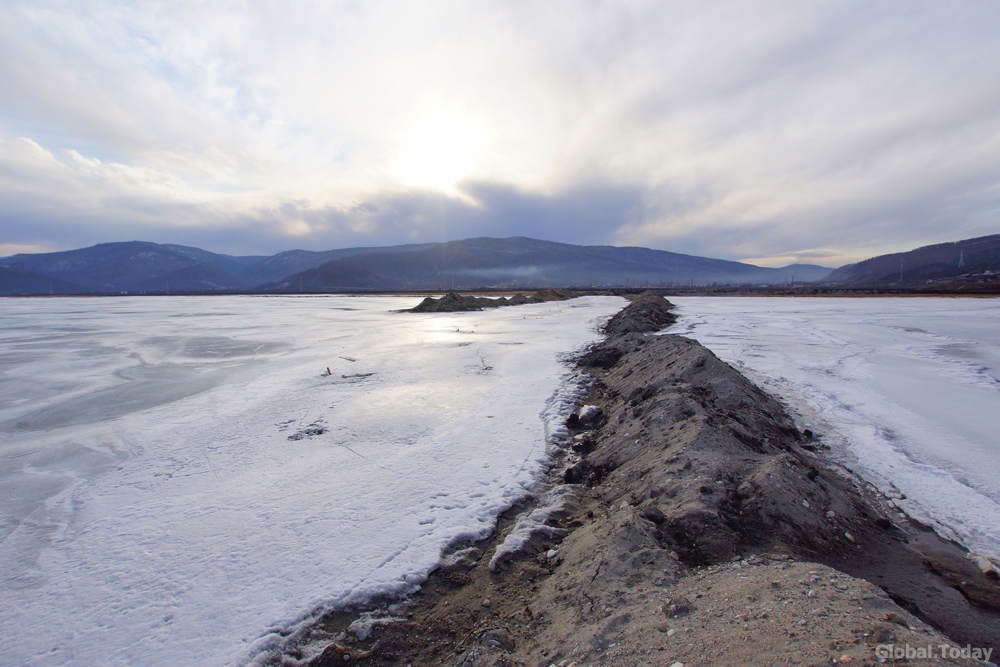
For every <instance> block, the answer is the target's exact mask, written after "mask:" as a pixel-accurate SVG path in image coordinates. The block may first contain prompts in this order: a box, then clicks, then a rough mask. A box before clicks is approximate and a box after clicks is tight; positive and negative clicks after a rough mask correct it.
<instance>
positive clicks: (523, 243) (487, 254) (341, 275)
mask: <svg viewBox="0 0 1000 667" xmlns="http://www.w3.org/2000/svg"><path fill="white" fill-rule="evenodd" d="M787 281H788V276H787V275H786V274H785V273H784V272H782V271H780V270H778V269H769V268H761V267H758V266H753V265H750V264H742V263H740V262H730V261H726V260H721V259H708V258H705V257H695V256H693V255H682V254H679V253H672V252H666V251H663V250H650V249H648V248H629V247H626V248H619V247H614V246H576V245H569V244H565V243H553V242H550V241H539V240H536V239H529V238H525V237H513V238H507V239H494V238H475V239H466V240H464V241H451V242H449V243H439V244H433V245H432V246H430V247H428V248H426V249H424V250H412V251H410V252H405V253H399V252H394V253H385V252H371V253H367V254H365V255H364V256H358V255H355V256H352V257H345V258H342V259H337V260H334V261H331V262H327V263H326V264H323V265H321V266H318V267H316V268H312V269H309V270H307V271H304V272H302V273H300V274H297V275H293V276H290V277H287V278H285V279H283V280H281V281H279V282H278V283H277V284H275V285H274V286H273V287H272V288H271V289H273V290H274V291H278V292H297V291H328V290H329V291H332V290H342V289H450V288H456V289H458V288H473V287H511V288H523V287H541V286H549V285H560V286H566V285H571V286H577V287H584V286H595V287H600V286H605V285H624V284H632V285H636V286H641V285H645V284H649V285H671V284H688V283H691V282H694V283H699V284H705V283H712V282H716V283H784V282H787Z"/></svg>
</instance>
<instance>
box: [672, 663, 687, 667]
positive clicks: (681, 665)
mask: <svg viewBox="0 0 1000 667" xmlns="http://www.w3.org/2000/svg"><path fill="white" fill-rule="evenodd" d="M670 667H684V663H683V662H675V663H674V664H672V665H670Z"/></svg>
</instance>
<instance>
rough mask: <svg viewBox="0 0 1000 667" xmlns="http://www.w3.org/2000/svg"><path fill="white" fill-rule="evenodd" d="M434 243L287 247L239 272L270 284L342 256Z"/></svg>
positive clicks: (419, 247) (255, 281) (418, 247)
mask: <svg viewBox="0 0 1000 667" xmlns="http://www.w3.org/2000/svg"><path fill="white" fill-rule="evenodd" d="M434 245H437V244H434V243H414V244H409V245H397V246H387V247H382V248H341V249H340V250H326V251H324V252H314V251H310V250H286V251H285V252H279V253H278V254H277V255H274V256H272V257H266V258H263V259H262V261H260V262H257V263H256V264H254V265H252V266H249V267H247V268H246V269H244V270H242V271H241V272H240V275H241V276H242V277H244V278H245V279H246V280H247V281H249V282H251V283H253V284H254V285H262V284H264V283H273V282H276V281H279V280H281V279H282V278H286V277H288V276H292V275H296V274H299V273H301V272H303V271H306V270H308V269H311V268H313V267H315V266H320V265H321V264H326V263H327V262H331V261H333V260H336V259H341V258H343V257H353V256H357V255H364V254H368V253H375V252H388V253H393V252H414V251H418V250H426V249H427V248H430V247H432V246H434Z"/></svg>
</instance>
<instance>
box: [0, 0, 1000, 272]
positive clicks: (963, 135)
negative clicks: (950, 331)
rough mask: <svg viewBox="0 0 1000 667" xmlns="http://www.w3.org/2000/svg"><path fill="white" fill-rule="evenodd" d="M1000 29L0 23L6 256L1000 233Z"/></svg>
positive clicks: (298, 12) (240, 19) (824, 249)
mask: <svg viewBox="0 0 1000 667" xmlns="http://www.w3.org/2000/svg"><path fill="white" fill-rule="evenodd" d="M998 34H1000V3H997V2H995V0H983V1H969V2H957V3H941V2H922V1H920V0H915V1H913V2H888V1H882V2H872V1H871V0H865V1H864V2H860V1H858V2H855V1H853V0H835V1H831V2H825V1H821V0H817V1H809V2H801V0H796V1H787V2H786V1H782V0H758V1H756V2H753V3H746V2H720V1H714V0H707V1H702V2H697V3H692V2H672V1H670V0H660V1H655V2H647V1H639V0H635V1H633V0H614V1H609V2H601V1H597V0H572V1H562V0H546V1H545V2H538V1H537V0H535V1H527V0H524V1H521V0H509V1H504V0H493V1H491V2H478V1H476V0H463V1H454V2H451V1H444V0H422V1H421V2H404V1H401V0H385V1H382V0H365V1H364V2H352V1H342V0H322V1H317V2H311V1H309V0H303V1H300V2H295V3H285V2H281V3H279V2H270V1H268V0H259V1H240V0H220V1H218V2H210V1H201V2H195V1H190V0H170V1H168V2H156V1H154V0H148V1H141V2H128V1H125V0H119V1H110V0H66V1H63V0H31V1H30V2H19V1H15V0H0V91H2V92H0V255H9V254H13V253H17V252H47V251H54V250H65V249H71V248H76V247H82V246H87V245H93V244H95V243H102V242H109V241H128V240H144V241H155V242H159V243H180V244H185V245H193V246H198V247H201V248H204V249H206V250H211V251H215V252H224V253H230V254H271V253H274V252H278V251H282V250H289V249H293V248H303V249H308V250H327V249H333V248H342V247H354V246H384V245H394V244H399V243H414V242H421V243H422V242H434V241H448V240H456V239H462V238H469V237H475V236H493V237H507V236H518V235H521V236H530V237H532V238H539V239H545V240H551V241H560V242H565V243H578V244H587V245H590V244H609V245H618V246H623V245H637V246H645V247H650V248H657V249H662V250H670V251H674V252H682V253H688V254H694V255H702V256H708V257H717V258H722V259H732V260H740V261H748V262H751V263H755V264H759V265H765V266H783V265H786V264H791V263H795V262H806V263H816V264H822V265H825V266H831V267H834V266H840V265H843V264H846V263H849V262H853V261H859V260H862V259H865V258H868V257H871V256H875V255H879V254H884V253H886V252H895V251H900V250H908V249H911V248H913V247H917V246H920V245H927V244H930V243H938V242H944V241H952V240H958V239H963V238H969V237H974V236H982V235H986V234H992V233H1000V39H998V38H997V35H998Z"/></svg>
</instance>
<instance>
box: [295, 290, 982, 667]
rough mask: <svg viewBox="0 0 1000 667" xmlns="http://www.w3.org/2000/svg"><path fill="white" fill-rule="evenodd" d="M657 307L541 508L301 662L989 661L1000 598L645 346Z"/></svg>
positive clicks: (704, 361) (618, 327)
mask: <svg viewBox="0 0 1000 667" xmlns="http://www.w3.org/2000/svg"><path fill="white" fill-rule="evenodd" d="M657 298H658V297H657ZM661 301H662V299H661ZM668 308H669V304H666V303H665V302H664V303H660V302H658V301H656V299H653V298H649V297H647V298H643V299H640V300H637V301H636V302H635V303H634V304H633V305H632V306H629V308H627V309H626V310H624V311H622V313H619V315H617V316H616V317H615V318H613V319H612V320H611V321H610V322H609V323H608V330H609V332H612V333H611V335H609V337H608V338H607V340H605V341H604V342H603V343H601V344H599V345H596V346H594V347H593V348H592V349H591V350H589V351H588V352H587V353H586V354H585V355H583V357H582V358H581V359H580V363H581V365H583V366H585V367H587V368H588V369H589V371H590V373H591V374H592V376H593V378H594V380H593V386H592V390H591V393H590V396H589V397H588V401H587V402H588V404H589V407H586V408H585V409H581V410H580V411H579V412H578V414H576V415H574V417H573V418H571V420H570V422H569V426H570V427H571V429H572V432H573V433H574V435H573V438H572V441H571V443H568V445H569V446H567V448H566V449H565V456H564V458H563V459H562V460H561V462H560V464H559V466H558V468H557V469H555V470H554V476H553V480H552V484H553V488H552V490H551V491H550V492H549V493H547V494H544V495H542V496H540V498H538V499H536V500H537V504H538V506H537V507H526V508H512V510H511V511H509V512H508V513H507V515H506V516H504V517H502V518H501V521H500V524H499V526H498V530H497V532H496V534H495V535H494V536H493V537H492V538H490V539H489V540H486V541H484V542H483V543H480V544H477V545H457V546H456V548H455V549H454V550H452V552H451V553H449V554H448V555H447V556H446V557H445V558H443V559H442V567H441V568H440V569H439V570H438V571H437V572H436V573H435V574H434V575H433V576H432V577H431V579H430V580H429V581H428V582H427V583H426V584H425V585H424V587H423V589H422V591H421V593H420V594H419V595H418V596H416V597H415V598H414V599H413V600H411V601H409V602H408V603H406V604H400V605H396V606H392V607H387V608H385V609H383V610H381V611H380V612H377V613H376V614H375V615H374V616H367V617H365V618H363V619H361V621H360V622H359V620H358V616H357V614H346V613H340V614H332V615H330V616H328V617H327V618H326V619H324V622H323V623H322V624H320V625H319V626H317V629H316V631H315V632H314V633H313V640H314V641H315V640H316V639H320V638H323V637H326V638H327V639H326V640H325V641H327V642H328V644H327V646H326V649H325V651H324V652H323V653H322V655H320V656H318V657H317V658H314V659H311V660H308V661H305V662H307V663H308V664H313V665H334V664H337V665H342V664H344V663H345V662H347V663H358V664H370V665H451V666H455V667H458V666H464V667H494V666H500V665H504V666H510V667H514V666H517V665H529V666H531V667H536V666H537V667H548V666H549V665H556V666H557V667H570V666H571V665H577V666H582V665H628V666H630V667H631V666H634V665H674V664H676V663H680V664H682V665H685V666H687V667H691V666H692V665H751V664H755V665H774V664H778V665H789V664H790V665H820V664H825V665H828V664H831V663H836V664H846V663H849V662H851V663H855V664H861V665H869V664H871V665H874V664H911V665H939V664H969V665H971V664H982V663H976V662H975V661H974V660H973V659H971V657H961V656H962V654H961V653H960V652H959V653H954V651H960V648H959V646H958V645H956V644H955V643H954V642H953V641H951V640H949V639H946V638H945V637H944V635H943V634H941V632H940V631H939V630H937V629H934V628H932V627H931V626H930V625H928V624H927V623H926V622H925V621H929V622H930V623H932V624H933V625H934V626H936V627H937V628H939V629H944V630H945V631H946V632H947V633H948V634H949V635H950V636H951V637H952V638H953V639H955V640H957V641H958V644H959V645H961V646H962V647H965V646H966V645H969V649H968V650H969V652H970V653H969V655H971V650H972V649H973V648H977V649H993V654H992V659H993V660H996V653H997V648H998V646H1000V615H998V613H997V611H996V609H997V607H1000V605H998V601H1000V598H998V588H997V584H996V582H995V581H993V580H991V579H989V578H987V577H985V576H983V575H982V573H980V572H979V571H978V570H977V569H976V568H974V567H973V566H972V565H971V564H970V563H968V561H966V560H964V559H963V558H961V557H960V556H957V555H955V554H953V553H951V552H949V548H948V547H946V546H942V545H940V544H937V543H934V541H933V540H929V541H928V540H923V541H921V540H918V539H917V538H918V537H920V536H921V533H920V531H919V529H918V528H917V527H914V526H911V525H909V524H904V523H902V522H901V521H900V519H899V515H898V514H897V513H896V512H895V511H894V509H893V508H891V507H889V506H887V505H883V504H882V503H881V501H880V500H879V498H877V497H876V496H875V495H874V494H872V493H871V492H870V491H869V490H867V489H866V487H865V486H864V485H862V484H858V483H856V482H855V481H854V480H852V479H850V478H849V476H847V475H845V474H842V473H841V472H838V471H836V470H834V469H832V468H830V467H829V466H827V465H826V464H824V462H823V460H822V459H821V458H819V457H818V455H817V454H816V453H815V451H819V450H821V449H822V443H821V441H819V440H817V438H816V437H815V436H813V435H812V434H810V433H800V432H799V431H798V430H797V429H796V428H795V426H794V424H793V422H792V420H791V419H790V418H789V417H788V415H787V414H786V412H785V410H784V409H783V407H782V405H781V404H780V403H779V402H778V401H776V400H775V399H773V398H772V397H770V396H768V395H767V394H765V393H764V392H763V391H761V390H760V389H759V388H757V387H756V386H755V385H753V384H752V383H751V382H749V381H748V380H746V379H745V378H744V377H743V376H742V375H740V374H739V373H737V372H736V371H735V370H733V369H732V368H731V367H729V366H728V365H726V364H724V363H723V362H721V361H720V360H718V359H717V358H716V357H715V356H714V355H713V354H712V353H711V352H710V351H708V350H707V349H705V348H704V347H702V346H701V345H699V344H698V343H697V342H695V341H692V340H688V339H685V338H682V337H679V336H672V335H662V336H645V335H643V332H647V331H653V330H656V329H659V328H660V327H662V326H663V323H664V322H665V321H666V319H665V318H668V316H669V313H668V312H667V310H668ZM546 507H547V509H546ZM529 510H533V511H529ZM528 519H530V520H528ZM510 535H521V536H524V535H529V539H527V541H525V542H524V543H523V544H522V545H521V546H520V547H519V548H517V549H515V550H513V551H510V550H508V549H507V546H505V541H506V540H507V539H508V536H510ZM925 543H928V544H932V545H933V546H930V547H928V546H921V545H923V544H925ZM506 544H507V545H508V546H509V544H510V543H509V542H507V543H506ZM921 549H922V550H923V551H921ZM498 550H499V553H500V554H503V557H500V556H498V555H497V554H498ZM491 566H492V567H491ZM852 575H854V576H852ZM897 602H899V603H900V604H897ZM901 605H902V606H901ZM991 607H992V609H991ZM922 619H923V620H922ZM352 623H353V624H354V625H353V628H354V632H344V631H345V630H346V629H347V628H348V627H351V624H352ZM331 640H332V641H331ZM906 647H910V649H911V651H913V652H915V651H917V649H923V650H924V651H925V653H923V654H918V653H911V654H907V652H906V651H907V649H906ZM899 652H902V657H897V656H899V655H900V653H899ZM300 655H301V654H300ZM982 655H983V654H982V653H980V654H978V655H976V656H975V657H981V656H982ZM953 656H959V657H957V658H954V657H953ZM285 659H286V661H287V662H288V663H289V664H302V663H299V662H298V661H297V660H296V659H295V656H293V655H288V656H286V658H285Z"/></svg>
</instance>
